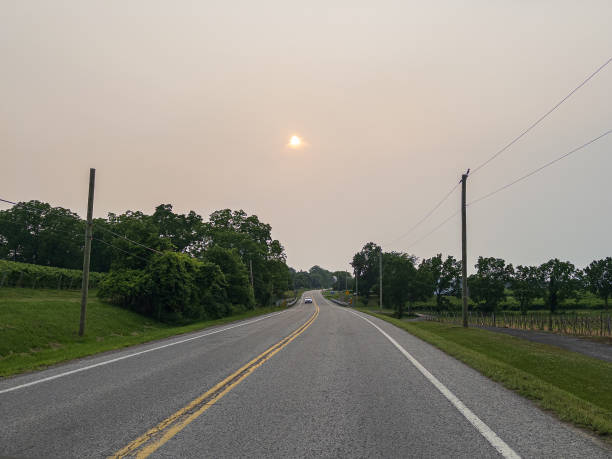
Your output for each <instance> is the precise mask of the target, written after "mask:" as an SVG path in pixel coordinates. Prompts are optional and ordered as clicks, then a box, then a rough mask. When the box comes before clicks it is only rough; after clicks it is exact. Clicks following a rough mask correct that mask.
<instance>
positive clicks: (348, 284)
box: [332, 271, 353, 291]
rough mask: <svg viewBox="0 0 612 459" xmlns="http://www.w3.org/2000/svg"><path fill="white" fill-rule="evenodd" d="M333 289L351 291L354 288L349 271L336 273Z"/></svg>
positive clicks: (334, 274)
mask: <svg viewBox="0 0 612 459" xmlns="http://www.w3.org/2000/svg"><path fill="white" fill-rule="evenodd" d="M333 279H334V283H333V285H332V288H333V289H334V290H337V291H342V290H350V289H352V288H353V287H352V286H353V277H352V276H351V274H350V273H349V272H348V271H334V273H333Z"/></svg>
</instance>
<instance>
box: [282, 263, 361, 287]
mask: <svg viewBox="0 0 612 459" xmlns="http://www.w3.org/2000/svg"><path fill="white" fill-rule="evenodd" d="M289 270H290V271H291V279H292V285H293V288H294V289H295V290H297V289H300V288H306V289H318V288H322V289H328V288H332V289H334V290H345V289H347V290H353V288H354V282H355V281H354V279H353V277H352V276H351V274H350V273H349V272H348V271H333V272H332V271H328V270H327V269H325V268H321V267H320V266H318V265H315V266H313V267H312V268H310V269H309V270H308V271H296V270H294V269H293V268H289Z"/></svg>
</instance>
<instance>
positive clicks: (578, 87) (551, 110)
mask: <svg viewBox="0 0 612 459" xmlns="http://www.w3.org/2000/svg"><path fill="white" fill-rule="evenodd" d="M610 62H612V57H610V58H609V59H608V60H607V61H606V62H604V63H603V64H602V65H600V66H599V67H598V68H597V70H595V71H594V72H593V73H591V74H590V75H589V76H588V77H587V78H586V79H585V80H584V81H582V83H580V84H579V85H578V86H576V87H575V88H574V89H572V90H571V91H570V93H569V94H567V95H566V96H565V97H564V98H563V99H561V100H560V101H559V102H557V104H556V105H555V106H553V107H552V108H551V109H550V110H548V111H547V112H546V113H544V114H543V115H542V116H541V117H539V118H538V119H537V120H536V121H535V122H533V123H532V124H530V125H529V127H527V129H525V130H524V131H522V132H521V133H520V134H519V135H518V136H516V137H515V138H514V139H512V140H511V141H510V143H508V144H506V146H504V147H503V148H502V149H501V150H499V151H497V152H496V153H495V154H494V155H493V156H491V157H490V158H489V159H487V160H486V161H485V162H483V163H481V164H480V165H479V166H477V167H476V168H474V170H473V171H472V174H473V173H475V172H477V171H478V170H480V169H482V168H483V167H485V166H486V165H487V164H489V163H490V162H491V161H493V160H494V159H495V158H497V157H498V156H499V155H501V154H502V153H503V152H505V151H506V150H507V149H508V148H510V147H511V146H512V145H514V144H515V143H516V142H518V141H519V140H520V139H521V138H523V137H524V136H525V135H527V133H529V132H530V131H531V130H532V129H533V128H535V127H536V126H537V125H538V124H540V123H541V122H542V121H543V120H544V119H545V118H546V117H548V115H550V114H551V113H552V112H554V111H555V110H556V109H557V108H559V107H560V106H561V105H562V104H563V103H564V102H565V101H566V100H568V99H569V98H570V97H572V96H573V95H574V94H575V93H576V92H577V91H578V90H579V89H580V88H582V87H583V86H584V85H585V84H587V83H588V82H589V81H590V80H591V79H592V78H593V77H594V76H595V75H597V74H598V73H599V72H601V71H602V70H603V69H604V68H605V67H606V66H607V65H608V64H609V63H610Z"/></svg>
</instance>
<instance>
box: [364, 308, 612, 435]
mask: <svg viewBox="0 0 612 459" xmlns="http://www.w3.org/2000/svg"><path fill="white" fill-rule="evenodd" d="M360 310H362V311H363V312H367V313H369V314H371V315H373V316H375V317H378V318H380V319H382V320H386V321H387V322H390V323H392V324H394V325H396V326H397V327H399V328H402V329H404V330H406V331H408V332H409V333H411V334H413V335H415V336H417V337H419V338H421V339H423V340H424V341H427V342H429V343H431V344H433V345H434V346H436V347H438V348H439V349H441V350H443V351H444V352H446V353H447V354H449V355H452V356H453V357H455V358H457V359H459V360H461V361H462V362H464V363H466V364H467V365H469V366H471V367H472V368H474V369H476V370H478V371H480V372H481V373H482V374H484V375H485V376H487V377H489V378H490V379H492V380H494V381H497V382H499V383H501V384H503V385H504V386H505V387H507V388H508V389H511V390H514V391H516V392H517V393H519V394H521V395H522V396H524V397H527V398H529V399H531V400H533V401H535V402H536V403H537V404H538V405H539V406H540V407H541V408H543V409H545V410H549V411H551V412H553V413H554V414H556V415H557V416H558V417H559V418H560V419H561V420H564V421H567V422H571V423H573V424H574V425H576V426H579V427H582V428H585V429H588V430H590V431H592V432H594V433H597V434H599V435H601V436H602V437H604V439H606V440H607V441H609V442H612V363H609V362H604V361H601V360H598V359H594V358H591V357H587V356H584V355H582V354H578V353H575V352H570V351H566V350H564V349H560V348H557V347H553V346H548V345H545V344H540V343H533V342H530V341H526V340H522V339H519V338H515V337H512V336H508V335H505V334H501V333H494V332H489V331H486V330H481V329H476V328H468V329H464V328H463V327H460V326H456V325H450V324H441V323H437V322H407V321H405V320H398V319H395V318H392V317H390V316H389V315H387V314H376V313H372V311H371V309H360Z"/></svg>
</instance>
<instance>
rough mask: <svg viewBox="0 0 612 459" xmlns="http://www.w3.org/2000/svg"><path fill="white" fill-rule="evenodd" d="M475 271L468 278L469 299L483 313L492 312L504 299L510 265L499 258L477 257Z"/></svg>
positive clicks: (510, 272)
mask: <svg viewBox="0 0 612 459" xmlns="http://www.w3.org/2000/svg"><path fill="white" fill-rule="evenodd" d="M475 268H476V270H477V272H476V274H473V275H471V276H470V278H469V282H468V285H469V289H470V290H469V291H470V297H471V298H472V300H474V301H475V302H476V303H477V304H478V308H479V309H480V310H482V311H483V312H493V311H495V310H496V309H497V306H498V305H499V303H500V302H501V301H502V300H504V299H505V298H506V293H505V288H506V284H507V283H508V281H509V280H510V276H511V275H512V272H513V269H512V265H510V264H509V265H506V262H505V261H504V260H503V259H501V258H493V257H489V258H483V257H478V262H477V263H476V265H475Z"/></svg>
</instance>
